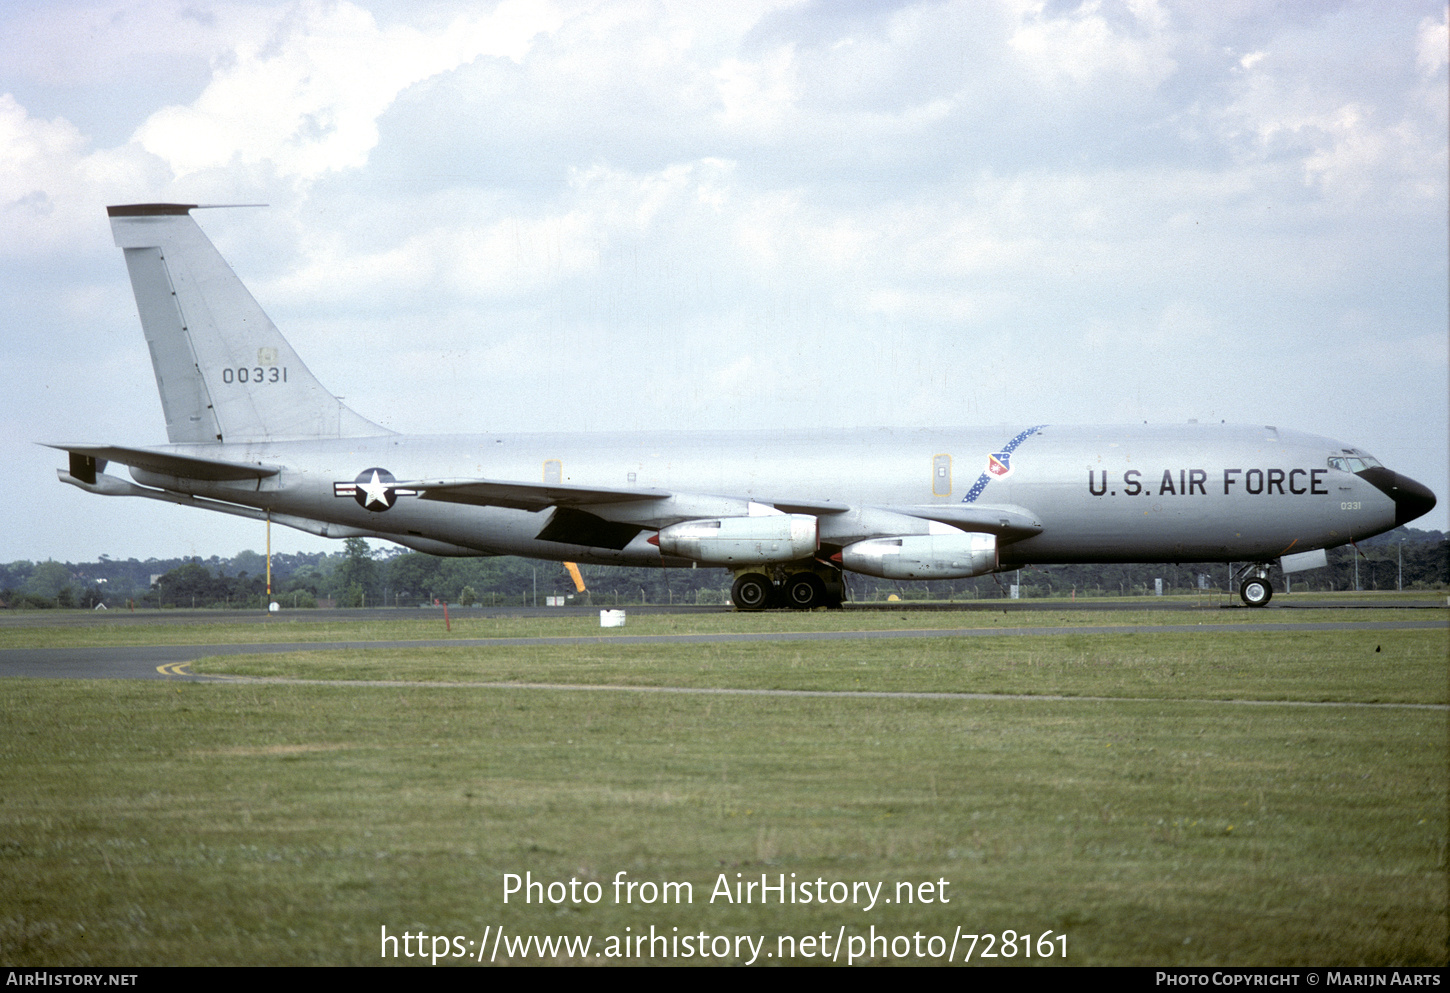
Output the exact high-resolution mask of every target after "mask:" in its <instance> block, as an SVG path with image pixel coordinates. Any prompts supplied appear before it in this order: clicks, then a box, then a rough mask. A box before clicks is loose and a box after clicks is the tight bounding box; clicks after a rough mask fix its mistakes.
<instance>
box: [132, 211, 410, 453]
mask: <svg viewBox="0 0 1450 993" xmlns="http://www.w3.org/2000/svg"><path fill="white" fill-rule="evenodd" d="M195 206H196V205H195V204H172V203H145V204H130V205H127V206H120V207H107V208H106V212H107V214H109V215H110V218H111V232H112V234H114V235H115V238H116V245H117V247H119V248H122V249H125V253H126V268H127V269H128V270H129V271H130V273H131V288H132V290H134V291H135V294H136V308H137V310H139V311H140V313H141V329H142V331H144V332H145V334H146V344H147V346H149V347H150V349H151V364H152V366H153V367H154V368H155V370H156V388H157V389H158V390H159V391H160V393H161V407H162V410H163V411H164V412H165V414H166V435H167V437H168V438H169V439H170V440H171V441H172V442H177V443H180V442H200V443H208V442H209V443H213V444H215V443H218V442H236V441H282V440H287V439H305V438H350V437H365V436H368V435H380V434H389V433H390V432H389V431H387V429H385V428H382V427H380V426H378V425H377V424H374V423H372V422H371V421H369V420H367V419H365V418H363V417H362V416H360V415H358V414H357V413H355V412H354V411H352V410H351V409H349V408H348V407H347V406H345V405H344V404H343V403H342V401H341V400H338V399H337V398H336V397H334V396H333V395H332V394H331V393H329V392H328V391H327V390H326V389H324V388H323V386H322V384H321V383H319V382H318V381H317V379H316V378H315V377H314V376H313V375H312V373H310V372H308V370H307V367H306V366H305V365H303V364H302V360H301V359H299V358H298V357H297V353H296V352H294V351H293V350H292V346H291V345H289V344H287V340H286V339H285V338H283V337H282V334H281V332H279V331H278V330H277V327H276V325H274V324H273V323H272V322H271V320H269V319H268V317H267V315H266V314H264V313H263V312H262V308H261V307H259V306H257V301H256V300H254V299H252V295H251V294H250V293H248V292H247V288H246V287H245V286H243V285H242V282H241V280H239V279H238V278H237V275H236V273H234V272H232V269H231V266H229V265H227V263H226V260H225V259H223V258H222V257H221V253H219V252H218V251H217V250H216V247H215V246H214V245H212V243H211V241H210V239H208V238H207V236H206V235H205V234H204V233H202V230H201V228H200V227H198V226H197V223H196V221H195V220H193V219H192V217H191V210H192V209H193V208H194V207H195Z"/></svg>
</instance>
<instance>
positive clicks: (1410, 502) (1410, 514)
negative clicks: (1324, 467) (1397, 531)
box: [1358, 466, 1435, 527]
mask: <svg viewBox="0 0 1450 993" xmlns="http://www.w3.org/2000/svg"><path fill="white" fill-rule="evenodd" d="M1358 475H1359V477H1360V478H1361V479H1365V480H1368V481H1369V482H1371V483H1373V484H1374V486H1375V488H1376V489H1378V490H1379V491H1380V492H1381V493H1383V494H1384V495H1385V496H1387V497H1389V498H1390V499H1391V500H1393V501H1394V502H1395V527H1399V526H1400V525H1402V524H1408V523H1410V522H1411V521H1413V520H1415V519H1416V518H1417V517H1423V516H1425V515H1426V514H1428V513H1429V512H1430V511H1431V510H1433V509H1434V507H1435V494H1433V493H1431V492H1430V488H1429V487H1428V486H1426V485H1425V484H1424V483H1417V482H1416V481H1415V480H1413V479H1411V478H1410V477H1409V476H1402V475H1400V474H1399V473H1398V472H1391V471H1390V470H1389V469H1386V468H1384V467H1382V466H1375V467H1373V468H1371V469H1366V470H1364V471H1363V472H1361V473H1359V474H1358Z"/></svg>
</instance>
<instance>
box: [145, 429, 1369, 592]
mask: <svg viewBox="0 0 1450 993" xmlns="http://www.w3.org/2000/svg"><path fill="white" fill-rule="evenodd" d="M1022 433H1023V431H1022V429H1021V428H1019V427H1016V426H1011V427H999V428H985V429H984V428H942V429H919V430H905V429H885V428H883V429H864V430H840V431H818V432H784V431H781V432H774V431H772V432H760V433H688V432H677V433H676V432H659V433H643V434H592V435H591V434H575V433H565V434H487V435H436V436H408V435H383V436H377V437H364V438H348V439H335V440H318V439H313V440H308V441H298V442H287V441H278V442H265V443H256V444H249V445H211V446H208V445H177V446H168V448H169V449H170V450H172V451H175V452H177V453H183V454H187V455H191V456H200V457H211V458H218V459H225V460H228V461H232V462H249V463H262V464H270V465H277V466H281V467H282V471H281V472H280V473H279V474H277V475H276V476H273V477H270V478H267V479H262V480H246V481H238V482H204V481H198V480H192V479H176V478H169V477H165V476H160V475H157V474H154V473H147V472H144V471H140V470H133V471H132V475H133V477H134V478H135V479H136V480H137V482H139V483H141V484H143V485H145V486H148V487H157V488H162V489H165V490H167V491H170V492H172V493H189V494H195V495H197V496H201V497H208V498H211V499H215V500H221V501H225V502H227V503H230V504H237V505H242V506H246V507H252V508H257V509H260V510H264V511H268V512H271V513H272V514H274V515H277V516H278V518H279V519H282V520H283V522H284V523H286V522H287V521H286V520H285V519H286V518H288V517H293V518H299V519H306V520H308V521H313V522H320V523H324V524H327V525H335V526H337V530H336V532H335V533H336V534H337V535H338V536H346V535H347V534H348V533H349V529H350V530H353V531H356V532H365V533H368V534H374V535H377V536H379V537H385V538H392V539H394V540H398V541H400V542H401V543H403V544H409V545H411V546H412V547H418V548H422V549H423V550H427V551H445V550H444V549H442V548H441V547H433V546H432V545H431V544H430V543H433V542H436V543H441V544H443V545H447V546H452V548H451V549H450V550H448V551H447V552H446V553H449V554H467V553H468V551H472V552H473V553H474V554H500V555H522V556H528V557H533V558H542V559H553V560H568V561H578V562H588V563H596V564H612V565H654V566H658V565H660V564H661V558H660V553H659V550H658V549H657V548H656V547H655V546H653V545H651V544H649V543H648V541H647V540H646V538H647V536H648V533H649V532H642V533H641V534H640V535H639V536H638V537H636V539H635V540H633V541H630V542H629V544H628V545H626V547H624V548H623V549H610V548H600V547H591V546H587V545H576V544H565V543H560V542H555V541H547V540H540V539H539V538H538V537H537V536H538V535H539V533H540V532H541V531H542V530H543V529H544V527H545V525H546V524H547V522H548V520H549V517H550V514H551V512H552V511H551V510H548V509H545V510H540V511H528V510H517V509H509V508H507V507H495V506H464V505H459V504H456V503H439V502H436V501H432V500H426V499H420V498H418V497H416V496H412V495H408V494H399V495H397V496H396V497H395V498H393V499H392V501H391V503H390V505H388V506H387V507H386V508H381V507H379V508H376V509H369V508H365V507H364V506H363V505H362V503H361V501H360V500H357V499H354V498H352V497H351V496H349V495H339V488H338V484H346V483H351V482H352V481H353V480H355V479H356V478H358V476H359V474H360V473H363V472H364V471H365V470H368V469H372V468H382V469H385V470H387V471H388V472H389V473H391V474H392V476H393V477H394V478H396V479H397V480H410V479H424V478H434V477H470V478H480V479H499V480H518V481H537V482H541V483H542V482H546V481H549V480H550V479H552V481H554V482H562V483H563V484H566V485H577V486H595V487H618V488H629V489H640V488H654V489H658V490H662V491H671V492H674V493H689V494H698V495H708V496H718V497H722V498H733V499H739V498H745V499H749V500H755V501H759V502H762V503H765V504H771V505H774V504H787V505H788V504H791V503H795V502H802V503H812V502H817V503H825V502H830V503H832V504H837V505H850V506H852V507H873V508H890V509H896V510H903V509H906V510H908V512H914V513H917V514H922V513H929V510H924V509H923V508H931V507H942V506H953V505H962V504H964V503H965V504H969V505H971V506H976V507H983V508H993V507H1005V508H1012V509H1014V510H1018V511H1020V510H1023V509H1024V508H1025V509H1026V510H1027V511H1029V512H1030V514H1031V515H1032V516H1035V518H1036V519H1037V521H1038V522H1040V525H1041V530H1040V533H1037V534H1033V535H1030V536H1025V537H1019V538H1016V539H1015V540H1013V539H1008V540H1005V541H1004V542H1003V543H1002V544H1001V545H1000V551H999V558H1000V564H1001V567H1003V568H1008V567H1016V566H1021V565H1029V564H1048V563H1069V562H1145V561H1154V562H1157V561H1233V560H1239V561H1244V560H1263V561H1268V560H1271V559H1273V558H1276V557H1278V556H1280V555H1283V554H1287V553H1292V552H1303V551H1310V550H1313V549H1318V548H1325V547H1332V546H1335V545H1340V544H1344V543H1347V542H1349V541H1353V540H1357V539H1362V538H1365V537H1368V536H1370V535H1374V534H1378V533H1380V532H1383V531H1386V530H1389V529H1390V528H1393V527H1394V526H1395V523H1396V504H1395V500H1394V499H1392V498H1391V497H1390V496H1389V495H1387V494H1386V493H1385V492H1383V491H1382V490H1381V489H1380V488H1377V487H1376V486H1375V485H1373V484H1372V483H1371V482H1369V481H1367V480H1366V479H1365V478H1362V477H1361V476H1359V475H1357V474H1355V473H1353V472H1349V471H1345V470H1343V469H1339V468H1334V467H1332V466H1331V465H1330V464H1329V459H1330V458H1331V457H1333V456H1335V455H1338V454H1340V453H1343V452H1350V451H1354V449H1353V448H1352V447H1351V446H1349V445H1345V444H1342V443H1340V442H1338V441H1334V440H1331V439H1328V438H1322V437H1316V436H1314V435H1308V434H1303V433H1299V432H1292V431H1280V430H1276V429H1274V428H1266V427H1257V428H1256V427H1247V426H1242V425H1207V424H1203V425H1200V424H1188V425H1176V426H1148V425H1127V426H1125V425H1115V426H1104V427H1088V426H1057V425H1048V426H1040V427H1038V428H1037V429H1036V430H1034V431H1033V432H1032V433H1031V434H1030V435H1029V436H1027V437H1025V438H1023V439H1021V441H1020V443H1019V444H1018V445H1017V447H1016V448H1015V450H1013V451H1012V452H1011V455H1010V458H1009V459H1007V460H1006V461H1007V464H1008V467H1007V468H1006V469H1005V471H1004V470H1003V469H1002V467H1001V466H1000V465H999V466H998V470H999V472H1000V473H1001V474H1000V475H998V474H994V473H992V472H990V471H988V466H989V464H991V463H993V462H994V460H993V459H992V456H993V454H994V453H1000V452H1001V451H1002V450H1003V448H1004V447H1005V446H1006V445H1008V444H1009V443H1010V442H1011V441H1012V439H1013V438H1014V437H1015V436H1018V435H1020V434H1022ZM158 450H160V449H158ZM911 508H915V510H914V511H911V510H910V509H911ZM593 509H594V511H595V512H596V513H598V515H599V516H600V517H603V518H605V519H621V518H620V516H619V515H620V513H622V512H620V511H618V510H617V509H616V508H611V507H608V506H605V507H602V508H593ZM676 516H677V517H678V519H682V520H683V519H687V518H688V517H689V516H691V513H690V511H689V509H688V508H684V509H682V510H681V512H680V513H679V514H678V515H676ZM623 519H628V515H627V514H625V515H624V518H623ZM660 523H661V522H655V526H659V524H660ZM664 523H668V522H664ZM319 533H327V532H326V531H325V530H324V531H320V532H319ZM664 564H667V565H671V564H678V565H684V564H686V563H685V562H683V561H666V562H665V563H664Z"/></svg>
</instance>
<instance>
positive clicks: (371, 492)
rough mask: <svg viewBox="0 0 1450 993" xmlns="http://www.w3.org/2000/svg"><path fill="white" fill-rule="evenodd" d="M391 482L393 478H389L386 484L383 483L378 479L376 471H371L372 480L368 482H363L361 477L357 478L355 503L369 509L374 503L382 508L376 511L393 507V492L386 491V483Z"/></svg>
mask: <svg viewBox="0 0 1450 993" xmlns="http://www.w3.org/2000/svg"><path fill="white" fill-rule="evenodd" d="M392 481H393V477H392V476H389V477H388V482H387V483H385V482H383V481H382V480H381V479H379V478H378V471H377V470H376V469H374V470H373V478H372V479H371V480H370V481H368V482H363V477H362V476H359V477H358V478H357V491H358V492H357V502H358V503H360V504H362V505H363V506H364V507H367V508H371V507H372V505H373V504H375V503H380V504H382V506H381V507H379V508H378V509H379V510H387V509H388V508H389V507H391V506H392V505H393V491H392V490H390V489H388V483H391V482H392Z"/></svg>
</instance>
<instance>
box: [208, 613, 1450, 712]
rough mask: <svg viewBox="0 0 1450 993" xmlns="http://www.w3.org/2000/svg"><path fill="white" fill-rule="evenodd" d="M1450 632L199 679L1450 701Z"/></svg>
mask: <svg viewBox="0 0 1450 993" xmlns="http://www.w3.org/2000/svg"><path fill="white" fill-rule="evenodd" d="M1447 653H1450V631H1447V630H1446V629H1443V628H1441V629H1435V630H1412V631H1344V632H1333V633H1298V632H1294V633H1289V632H1254V631H1234V630H1222V629H1210V630H1193V631H1183V632H1171V633H1152V634H1070V635H1032V636H1015V637H982V636H975V637H942V638H933V637H922V638H909V639H906V638H901V639H880V640H878V639H840V640H830V641H804V642H803V641H787V642H778V641H750V642H724V643H705V644H685V645H681V644H665V645H653V644H607V643H606V644H587V645H528V646H511V647H504V646H498V647H494V646H460V647H457V648H407V649H402V648H378V649H367V650H348V651H311V652H307V651H303V652H289V653H285V654H278V655H242V656H237V655H228V656H216V657H212V658H207V659H200V660H198V661H197V662H195V663H193V664H192V671H193V672H195V673H198V674H209V675H227V674H230V675H243V676H253V677H280V678H293V679H343V680H373V681H377V680H391V681H446V682H455V683H456V682H464V683H466V682H485V683H549V684H573V685H601V686H638V687H642V686H652V687H661V686H676V687H692V688H735V689H758V690H823V691H861V690H870V691H883V692H892V693H904V692H910V693H994V694H1030V695H1048V696H1051V695H1064V696H1092V697H1129V698H1141V699H1158V700H1194V699H1216V700H1236V699H1238V700H1299V701H1342V702H1360V703H1415V704H1444V703H1446V702H1447V698H1450V687H1447V680H1446V657H1447Z"/></svg>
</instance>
